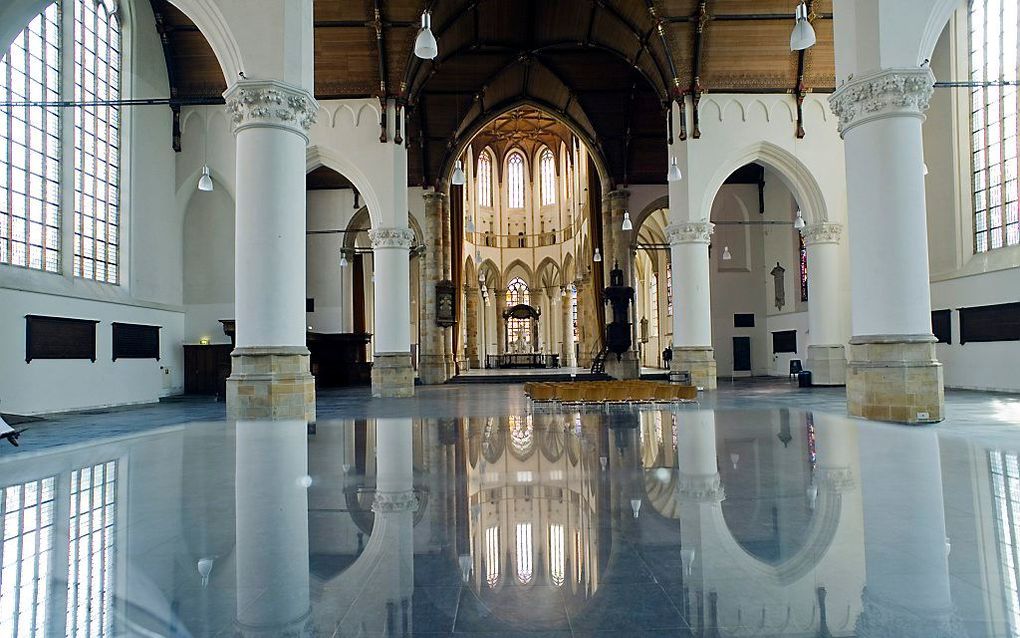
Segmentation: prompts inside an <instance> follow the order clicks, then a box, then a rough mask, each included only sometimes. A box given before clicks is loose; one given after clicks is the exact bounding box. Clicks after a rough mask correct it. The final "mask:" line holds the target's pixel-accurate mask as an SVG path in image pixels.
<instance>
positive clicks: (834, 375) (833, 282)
mask: <svg viewBox="0 0 1020 638" xmlns="http://www.w3.org/2000/svg"><path fill="white" fill-rule="evenodd" d="M842 232H843V227H842V226H841V225H839V224H832V223H819V224H812V225H810V226H807V227H805V228H804V230H802V231H801V233H802V234H803V236H804V243H805V245H806V246H807V262H808V332H809V333H810V335H811V336H810V344H809V345H808V349H807V369H808V370H810V371H811V373H812V377H813V378H812V382H813V383H814V384H815V385H845V384H846V352H845V349H844V347H843V336H842V334H841V332H842V331H841V329H840V327H841V324H842V317H841V312H840V310H841V309H842V308H843V296H842V295H841V294H840V292H841V287H840V253H839V241H840V237H841V235H842Z"/></svg>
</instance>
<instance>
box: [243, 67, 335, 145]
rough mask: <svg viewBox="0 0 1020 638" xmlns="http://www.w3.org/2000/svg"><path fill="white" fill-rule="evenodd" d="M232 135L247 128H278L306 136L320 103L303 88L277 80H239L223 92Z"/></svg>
mask: <svg viewBox="0 0 1020 638" xmlns="http://www.w3.org/2000/svg"><path fill="white" fill-rule="evenodd" d="M223 97H224V98H225V99H226V101H227V114H228V115H230V119H231V121H232V122H233V123H234V134H237V133H238V132H239V131H242V130H244V129H246V128H253V127H262V128H281V129H284V130H288V131H291V132H294V133H297V134H298V135H301V136H302V137H304V138H305V139H307V138H308V129H310V128H311V127H312V124H314V123H315V116H316V113H317V112H318V110H319V103H318V102H316V101H315V98H313V97H312V94H311V93H309V92H308V91H306V90H305V89H302V88H299V87H296V86H292V85H290V84H286V83H284V82H277V81H276V80H241V81H239V82H237V83H236V84H234V85H233V86H232V87H230V88H229V89H227V92H226V93H224V94H223Z"/></svg>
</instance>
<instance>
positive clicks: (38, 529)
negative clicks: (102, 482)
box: [0, 477, 54, 638]
mask: <svg viewBox="0 0 1020 638" xmlns="http://www.w3.org/2000/svg"><path fill="white" fill-rule="evenodd" d="M53 484H54V479H53V477H48V478H44V479H40V480H36V481H29V482H27V483H20V484H17V485H10V486H8V487H5V488H3V489H2V490H0V554H2V556H3V569H2V570H0V635H3V636H10V637H11V638H31V637H32V636H42V635H44V634H45V633H46V611H47V608H48V603H49V595H48V593H49V592H48V587H49V584H50V576H51V574H50V571H51V567H52V562H51V561H52V557H53Z"/></svg>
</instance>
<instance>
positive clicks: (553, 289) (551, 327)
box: [542, 286, 560, 354]
mask: <svg viewBox="0 0 1020 638" xmlns="http://www.w3.org/2000/svg"><path fill="white" fill-rule="evenodd" d="M545 295H546V297H547V298H548V299H549V307H548V314H546V315H544V316H543V317H542V323H543V324H545V334H546V341H545V343H546V346H545V354H556V353H558V352H559V351H560V343H559V337H558V335H557V334H556V333H557V327H558V325H559V323H560V308H559V303H560V287H559V286H549V287H548V288H546V289H545Z"/></svg>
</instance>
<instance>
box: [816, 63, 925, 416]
mask: <svg viewBox="0 0 1020 638" xmlns="http://www.w3.org/2000/svg"><path fill="white" fill-rule="evenodd" d="M934 82H935V78H934V76H933V75H932V73H931V70H930V69H928V68H913V69H887V70H882V71H879V72H877V73H872V74H870V75H863V76H862V77H859V78H857V77H854V78H853V79H851V80H850V81H849V82H847V83H845V84H844V85H843V86H841V87H840V88H839V90H837V91H836V93H834V94H833V95H832V97H831V98H829V102H830V104H831V106H832V110H833V112H834V113H835V114H836V115H837V116H838V117H839V130H840V133H841V135H842V136H843V139H844V141H845V146H844V148H845V153H846V174H847V204H848V217H849V234H850V293H851V294H850V296H851V302H852V305H851V320H852V321H851V325H852V332H853V338H852V339H851V341H850V346H851V348H850V350H851V351H850V366H849V372H848V377H847V399H848V400H847V403H848V408H849V411H850V413H851V414H854V415H856V416H864V417H868V418H878V419H891V420H894V421H905V422H911V423H914V422H919V421H939V420H941V419H942V412H943V403H944V400H943V394H942V392H943V391H942V367H941V365H940V364H939V363H938V361H937V360H936V359H935V338H934V336H932V331H931V295H930V282H929V275H928V233H927V216H926V211H925V199H924V198H925V193H924V175H923V166H924V163H923V158H922V157H923V156H922V139H921V124H922V123H923V122H924V112H925V111H926V110H927V108H928V101H929V99H930V98H931V95H932V92H933V85H934ZM878 388H882V392H878V391H877V389H878Z"/></svg>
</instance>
